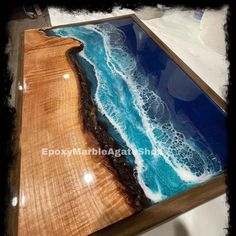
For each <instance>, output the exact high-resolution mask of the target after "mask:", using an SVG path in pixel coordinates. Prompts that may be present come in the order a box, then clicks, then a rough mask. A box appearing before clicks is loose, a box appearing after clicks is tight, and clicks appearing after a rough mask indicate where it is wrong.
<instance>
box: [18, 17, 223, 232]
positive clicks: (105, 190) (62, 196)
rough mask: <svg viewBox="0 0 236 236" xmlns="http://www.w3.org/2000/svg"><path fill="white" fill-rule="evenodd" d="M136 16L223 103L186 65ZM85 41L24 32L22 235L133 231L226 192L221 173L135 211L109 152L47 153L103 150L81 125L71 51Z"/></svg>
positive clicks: (185, 68)
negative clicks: (45, 151)
mask: <svg viewBox="0 0 236 236" xmlns="http://www.w3.org/2000/svg"><path fill="white" fill-rule="evenodd" d="M131 17H132V18H133V19H134V20H135V21H136V22H137V23H138V24H140V25H142V27H143V29H144V30H145V31H146V32H147V33H148V34H149V35H150V36H151V37H152V38H153V39H154V40H155V41H156V42H157V43H159V45H160V46H161V47H162V48H163V49H164V50H165V51H166V53H167V54H168V55H169V56H170V57H171V58H173V60H175V61H176V63H178V64H179V66H180V67H181V68H182V69H184V70H185V71H186V73H188V74H189V75H190V77H191V78H192V79H193V80H194V81H195V82H196V83H197V84H198V85H199V86H200V87H201V88H202V89H203V90H204V91H205V92H206V93H207V94H208V95H209V96H211V97H212V99H213V100H214V101H215V102H216V103H217V104H218V105H219V106H221V107H222V109H224V108H225V103H224V102H223V101H222V99H220V98H219V97H218V96H217V95H216V94H215V93H214V92H213V91H212V90H211V89H210V88H209V87H208V86H207V85H206V84H205V83H204V82H203V81H202V80H201V79H200V78H199V77H198V76H197V75H196V74H195V73H194V72H193V71H191V69H190V68H189V67H187V66H186V65H185V64H184V63H183V62H182V61H181V60H180V59H179V58H178V57H177V56H176V55H175V54H174V53H173V52H172V51H171V50H170V49H168V47H167V46H166V45H164V44H163V43H162V42H161V41H160V40H159V39H158V38H157V37H156V36H155V35H154V34H153V33H152V32H151V31H150V30H149V29H147V28H146V27H145V26H144V25H143V24H142V23H141V22H140V21H139V20H138V19H137V17H136V16H134V15H131ZM118 18H119V17H118ZM100 21H103V20H100ZM96 22H98V21H96ZM80 46H81V44H80V42H79V41H76V40H73V39H69V38H67V39H65V38H57V37H48V36H46V34H45V33H44V32H43V31H40V30H27V31H25V33H24V48H23V55H24V59H23V83H22V84H23V87H24V89H23V95H22V115H21V116H22V117H21V132H20V145H19V146H20V149H21V154H20V158H21V159H20V188H19V215H18V235H89V234H93V235H122V236H124V235H135V234H138V233H140V232H142V231H144V230H147V229H149V228H150V227H153V226H155V225H158V224H161V223H163V222H165V221H167V220H169V219H171V218H173V217H176V216H178V215H179V214H182V213H183V212H185V211H187V210H190V209H192V208H193V207H196V206H198V205H200V204H202V203H204V202H206V201H208V200H210V199H213V198H214V197H217V196H219V195H220V194H222V193H224V192H225V183H224V182H225V179H224V175H220V176H218V177H216V178H214V179H212V180H210V181H208V182H206V183H205V184H202V185H200V186H198V187H196V188H193V189H191V190H189V191H186V192H184V193H182V194H180V195H178V196H176V197H174V198H171V199H169V200H167V201H164V202H162V203H160V204H156V205H154V206H151V207H149V208H146V209H144V210H143V211H141V212H139V213H137V212H136V210H135V208H134V207H133V206H132V204H131V203H130V201H129V198H128V194H127V193H126V191H125V190H124V188H123V186H122V185H121V183H120V181H118V180H117V176H116V175H115V174H114V172H113V171H111V170H110V169H109V167H108V166H107V163H106V162H105V161H104V156H96V157H94V156H90V155H87V156H84V155H83V156H79V155H73V156H70V157H68V158H67V157H64V156H62V155H53V156H50V157H49V156H45V155H42V152H43V149H44V148H48V149H54V150H55V149H62V148H64V149H73V148H74V147H77V148H81V149H91V148H99V143H98V141H97V140H96V138H95V136H94V135H93V133H92V132H89V131H88V130H86V129H85V127H84V125H83V117H82V113H81V104H80V102H79V101H80V98H81V83H80V80H79V79H78V74H77V73H76V71H75V70H74V69H73V66H72V65H71V62H70V61H69V60H68V58H67V57H66V54H67V53H68V51H69V50H70V49H72V48H75V47H80ZM86 176H87V177H88V179H87V180H86Z"/></svg>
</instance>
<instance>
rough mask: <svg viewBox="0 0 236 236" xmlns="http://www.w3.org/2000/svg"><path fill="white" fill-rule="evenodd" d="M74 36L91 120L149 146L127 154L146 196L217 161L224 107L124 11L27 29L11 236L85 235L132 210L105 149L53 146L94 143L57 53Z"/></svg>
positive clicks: (199, 179) (178, 186)
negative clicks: (15, 223)
mask: <svg viewBox="0 0 236 236" xmlns="http://www.w3.org/2000/svg"><path fill="white" fill-rule="evenodd" d="M46 34H47V35H46ZM55 36H57V37H55ZM58 36H61V38H60V37H58ZM68 37H72V38H74V39H70V38H68ZM76 39H77V40H76ZM80 41H81V42H83V44H84V48H83V49H82V50H81V51H80V52H78V53H77V54H76V55H73V57H74V60H77V62H78V63H79V64H80V66H81V67H82V68H83V69H82V70H83V72H85V74H86V77H87V79H88V80H89V81H90V83H91V97H92V100H93V102H94V104H96V106H97V108H98V110H97V119H98V120H99V121H101V122H103V123H104V124H105V125H106V127H107V132H108V134H109V135H110V136H111V137H112V138H113V139H114V140H115V141H116V142H117V143H118V144H119V145H120V147H122V148H124V149H126V150H127V149H131V150H134V149H137V150H138V149H139V148H147V149H148V148H149V149H150V150H152V149H157V150H158V153H157V154H156V153H155V154H151V155H150V154H148V155H146V154H145V155H142V154H141V156H140V155H136V154H132V155H127V156H126V158H127V160H128V161H129V164H130V166H131V167H132V168H133V173H136V174H137V181H138V184H139V185H140V186H141V188H142V189H143V191H144V194H145V196H146V197H147V198H148V199H149V200H150V204H155V203H158V202H159V201H163V200H165V199H167V198H171V197H172V196H175V195H177V194H179V193H181V192H183V191H186V190H188V189H190V188H193V187H194V186H197V185H198V184H202V183H204V182H205V181H207V180H209V179H211V178H212V177H214V176H215V175H218V174H221V173H222V171H223V170H224V167H225V162H226V158H227V149H226V146H227V139H226V131H225V113H224V111H223V110H222V109H220V108H219V107H218V106H217V105H216V104H215V103H214V101H213V100H211V99H210V98H209V97H208V96H207V95H206V94H205V93H204V92H203V91H202V90H201V89H200V88H199V87H198V86H197V84H196V83H195V82H194V81H192V79H191V78H190V77H189V76H188V75H187V74H186V73H185V72H184V71H183V70H182V69H181V68H180V67H179V66H178V65H177V64H176V63H175V62H174V61H173V60H172V59H171V58H170V57H169V56H168V55H167V54H166V53H165V51H164V50H163V49H162V48H161V47H160V46H158V45H157V44H156V42H154V41H153V40H152V39H151V38H150V37H149V36H148V35H147V33H145V32H144V31H143V30H142V28H141V27H140V26H139V25H138V24H137V23H135V22H134V21H133V19H132V18H130V17H127V18H124V19H118V20H110V21H109V22H108V23H107V22H106V23H99V24H92V25H89V26H76V25H75V26H69V27H66V26H65V27H64V26H62V27H59V28H55V29H51V30H48V31H46V33H45V32H43V31H38V30H29V31H26V32H25V37H24V70H23V71H24V91H23V110H22V131H21V142H20V143H21V144H20V145H21V177H20V201H19V202H20V208H19V230H18V232H19V235H29V234H34V235H45V234H47V235H54V234H55V233H58V234H60V235H68V234H70V235H87V234H90V233H93V232H95V231H97V230H99V229H101V228H104V227H106V226H108V225H110V224H112V223H114V222H117V221H119V220H121V219H124V218H126V217H127V216H130V215H132V214H134V213H135V211H136V210H137V209H135V208H134V207H133V204H132V203H131V202H130V201H129V200H128V199H129V196H128V195H129V193H127V191H126V186H125V185H123V184H122V183H121V182H120V181H118V179H117V177H116V174H115V172H116V170H115V169H114V168H111V166H109V163H107V161H106V157H105V156H103V155H96V157H94V156H92V155H81V154H79V155H74V154H73V155H69V156H66V155H65V153H63V152H62V151H60V150H62V149H63V150H72V149H73V148H75V147H76V148H80V149H84V150H85V149H90V148H99V147H100V145H99V140H96V137H95V136H94V134H93V133H92V132H90V131H88V130H86V128H85V127H84V125H83V124H84V123H83V122H84V121H83V119H84V117H83V114H84V113H83V112H82V111H81V109H82V108H83V107H82V105H81V88H82V87H81V80H80V77H79V76H78V70H79V69H78V68H75V67H73V66H72V64H71V61H70V59H69V58H68V56H66V55H67V53H68V50H69V49H71V48H75V47H77V48H78V47H80V46H81V43H80ZM106 43H108V44H106ZM109 46H113V47H110V48H109ZM107 50H108V51H107ZM109 50H110V52H111V54H109ZM109 56H110V57H109ZM107 61H109V62H110V63H111V65H112V66H113V69H114V70H109V69H110V67H109V66H110V64H107ZM104 65H105V66H104ZM106 65H107V66H106ZM114 71H115V72H114ZM79 75H81V74H79ZM128 77H129V78H128ZM135 83H136V84H135ZM134 84H135V86H134ZM99 89H100V90H99ZM160 114H161V115H160ZM117 131H118V132H117ZM50 150H51V151H53V152H54V153H51V154H50ZM55 150H57V152H55ZM186 150H188V151H187V152H186ZM167 154H168V155H167ZM140 163H143V164H142V165H141V166H140ZM141 167H142V168H141ZM144 170H145V171H144Z"/></svg>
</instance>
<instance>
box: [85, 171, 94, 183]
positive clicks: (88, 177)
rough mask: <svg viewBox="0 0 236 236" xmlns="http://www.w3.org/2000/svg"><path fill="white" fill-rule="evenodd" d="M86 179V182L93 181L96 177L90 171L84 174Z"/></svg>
mask: <svg viewBox="0 0 236 236" xmlns="http://www.w3.org/2000/svg"><path fill="white" fill-rule="evenodd" d="M84 181H85V183H86V184H90V183H92V182H93V181H94V177H93V175H92V173H90V172H87V173H85V174H84Z"/></svg>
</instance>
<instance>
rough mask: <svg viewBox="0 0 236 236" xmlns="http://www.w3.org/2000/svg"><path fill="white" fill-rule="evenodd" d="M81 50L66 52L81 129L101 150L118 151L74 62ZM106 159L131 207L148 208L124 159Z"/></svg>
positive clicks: (85, 80) (108, 157)
mask: <svg viewBox="0 0 236 236" xmlns="http://www.w3.org/2000/svg"><path fill="white" fill-rule="evenodd" d="M82 49H83V44H81V47H74V48H71V49H69V50H68V51H67V58H68V60H69V62H70V63H71V64H72V66H73V68H74V69H75V70H74V71H75V72H76V74H77V76H78V81H79V83H80V86H81V100H80V102H81V110H80V112H81V113H82V116H83V127H84V128H85V129H86V130H88V131H90V132H92V133H93V135H94V136H95V138H96V140H97V141H98V143H99V145H100V147H101V148H102V149H104V150H107V151H109V150H111V149H112V150H116V149H119V148H120V146H119V145H118V143H117V142H116V141H115V140H114V139H113V138H112V137H111V136H110V135H109V134H108V132H107V127H106V125H105V124H104V123H103V122H101V121H99V119H98V117H97V114H98V109H97V106H96V104H94V102H93V101H92V99H91V83H90V81H89V80H88V78H87V76H86V73H85V71H84V69H83V68H82V66H81V65H80V64H79V63H78V60H76V54H77V53H79V52H80V51H81V50H82ZM106 158H107V160H108V162H109V165H110V166H111V167H112V170H114V173H115V175H116V176H117V178H118V180H119V181H120V182H121V183H122V185H123V186H124V187H125V190H124V191H125V192H127V194H128V198H129V202H130V203H131V205H132V207H134V209H135V210H136V211H137V212H139V211H141V210H142V209H144V208H145V207H147V206H149V205H150V200H149V199H148V198H147V197H146V196H145V194H144V191H143V189H142V188H141V186H140V185H139V183H138V181H137V178H136V173H135V172H134V170H133V169H132V167H131V166H130V164H129V162H128V161H127V159H126V157H125V156H124V155H121V156H120V157H116V156H115V155H113V154H109V155H106ZM108 168H109V167H108Z"/></svg>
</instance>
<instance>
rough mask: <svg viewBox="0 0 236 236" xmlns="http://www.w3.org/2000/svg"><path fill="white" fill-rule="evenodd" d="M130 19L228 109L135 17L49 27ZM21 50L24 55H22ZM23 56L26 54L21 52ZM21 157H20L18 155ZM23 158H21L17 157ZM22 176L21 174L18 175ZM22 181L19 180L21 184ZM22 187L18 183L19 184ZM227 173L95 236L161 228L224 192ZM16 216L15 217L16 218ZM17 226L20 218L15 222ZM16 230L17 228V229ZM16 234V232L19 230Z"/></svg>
mask: <svg viewBox="0 0 236 236" xmlns="http://www.w3.org/2000/svg"><path fill="white" fill-rule="evenodd" d="M127 17H131V18H132V19H133V20H134V21H135V22H136V23H137V24H138V25H139V26H140V27H141V28H142V29H143V30H144V31H145V32H146V33H147V34H148V35H149V36H150V37H151V38H152V39H153V40H154V41H155V42H156V43H157V44H158V45H159V46H160V47H161V48H162V49H163V50H164V51H165V53H166V54H167V55H168V56H169V57H170V58H171V59H172V60H173V61H174V62H175V63H176V64H177V65H178V66H179V67H180V68H181V69H182V70H183V71H184V72H185V73H186V74H187V75H188V76H189V77H190V78H191V79H192V80H193V81H194V82H195V83H196V84H197V85H198V86H199V87H200V88H201V90H203V91H204V92H205V93H206V94H207V95H208V96H209V97H210V98H211V99H212V100H213V101H214V102H215V103H216V104H217V105H218V106H219V107H220V108H221V109H222V110H225V109H226V103H225V101H224V100H223V99H222V98H221V97H220V96H219V95H217V94H216V93H215V92H214V91H213V90H212V89H211V88H210V87H209V86H208V85H207V84H206V83H205V82H204V81H203V80H202V79H201V78H200V77H199V76H198V75H197V74H196V73H195V72H193V71H192V70H191V69H190V68H189V67H188V66H187V65H186V64H185V63H184V62H183V61H182V60H181V59H180V58H179V57H178V56H177V55H176V54H175V53H174V52H173V51H172V50H171V49H170V48H169V47H168V46H167V45H166V44H165V43H163V42H162V41H161V40H160V39H159V38H158V36H156V35H155V34H154V33H153V32H152V31H151V30H150V29H149V28H148V27H147V26H146V25H145V24H144V23H143V22H142V21H141V20H140V19H138V17H137V16H136V15H135V14H129V15H124V16H118V17H111V18H106V19H100V20H93V21H87V22H82V23H75V24H68V25H60V26H55V27H50V28H49V29H55V28H60V27H66V26H73V25H74V26H75V25H86V24H90V23H101V22H107V21H108V20H116V19H123V18H127ZM23 51H24V50H23V48H22V52H23ZM22 54H23V53H22ZM22 54H21V56H20V58H19V60H20V63H19V64H20V67H21V68H20V69H21V70H20V71H21V73H20V76H19V82H22V81H23V73H22V70H23V66H22V64H23V55H22ZM22 97H23V96H22V92H21V91H19V90H18V91H17V97H16V98H17V100H18V104H17V113H18V118H17V127H18V128H17V133H18V134H19V133H20V130H21V128H20V127H21V112H22ZM19 155H20V154H19ZM18 158H19V159H20V156H19V157H18ZM19 174H20V173H19ZM18 182H19V181H18ZM18 184H19V183H18ZM225 191H226V185H225V174H224V173H222V174H220V175H218V176H216V177H214V178H212V179H211V180H209V181H207V182H205V183H203V184H200V185H199V186H197V187H194V188H192V189H190V190H187V191H185V192H183V193H181V194H179V195H177V196H175V197H172V198H170V199H168V200H165V201H163V202H161V203H158V204H155V205H153V206H151V207H148V208H146V209H144V210H143V211H142V212H140V213H137V214H134V215H132V216H130V217H128V218H125V219H123V220H121V221H119V222H117V223H114V224H112V225H110V226H107V227H106V228H103V229H101V230H99V231H97V232H95V233H93V234H92V235H103V236H104V235H113V236H114V235H122V236H125V235H136V234H139V233H141V232H144V231H146V230H148V229H150V228H151V227H154V226H158V225H160V224H162V223H164V222H167V221H169V220H171V219H173V218H175V217H177V216H178V215H180V214H182V213H184V212H186V211H188V210H191V209H192V208H194V207H197V206H199V205H200V204H203V203H205V202H207V201H209V200H211V199H213V198H215V197H217V196H220V195H221V194H223V193H225ZM15 214H16V213H14V214H13V216H14V215H15ZM11 221H12V220H11ZM16 223H17V219H16ZM16 228H17V227H16ZM16 232H17V230H16Z"/></svg>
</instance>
